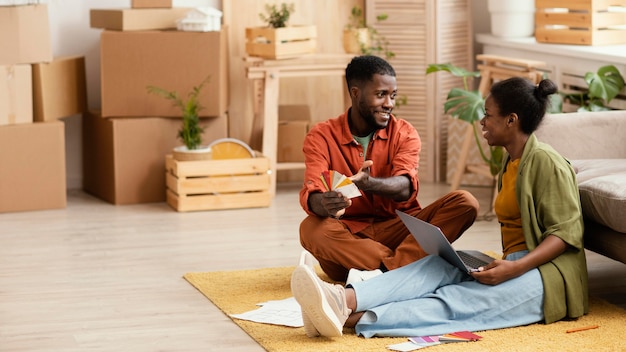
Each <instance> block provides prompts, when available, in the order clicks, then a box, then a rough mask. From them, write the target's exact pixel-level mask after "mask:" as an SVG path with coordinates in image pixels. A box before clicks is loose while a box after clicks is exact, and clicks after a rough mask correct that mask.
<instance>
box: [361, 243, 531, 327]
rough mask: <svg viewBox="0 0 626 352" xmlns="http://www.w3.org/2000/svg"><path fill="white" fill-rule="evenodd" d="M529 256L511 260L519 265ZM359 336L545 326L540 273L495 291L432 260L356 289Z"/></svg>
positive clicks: (371, 280) (449, 265) (391, 273)
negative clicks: (542, 321)
mask: <svg viewBox="0 0 626 352" xmlns="http://www.w3.org/2000/svg"><path fill="white" fill-rule="evenodd" d="M527 253H528V251H522V252H517V253H513V254H511V255H509V256H508V257H507V259H508V260H516V259H519V258H521V257H523V256H524V255H526V254H527ZM352 287H353V288H354V291H355V294H356V301H357V308H356V311H357V312H365V313H364V315H363V317H362V318H361V319H360V320H359V322H358V323H357V325H356V327H355V329H356V333H357V335H362V336H364V337H373V336H407V337H411V336H424V335H440V334H445V333H450V332H455V331H463V330H468V331H482V330H490V329H500V328H507V327H513V326H520V325H527V324H531V323H536V322H539V321H541V320H543V283H542V281H541V275H540V274H539V270H538V269H533V270H530V271H529V272H527V273H525V274H524V275H522V276H520V277H517V278H514V279H511V280H508V281H506V282H503V283H501V284H499V285H495V286H490V285H484V284H481V283H479V282H478V281H476V280H474V279H473V278H472V277H471V276H469V275H467V274H466V273H463V272H461V270H459V269H457V268H456V267H455V266H453V265H451V264H449V263H448V262H447V261H445V260H444V259H442V258H441V257H439V256H427V257H425V258H423V259H420V260H418V261H416V262H414V263H411V264H409V265H406V266H403V267H401V268H398V269H395V270H391V271H388V272H386V273H385V274H383V275H379V276H376V277H374V278H372V279H370V280H367V281H363V282H358V283H355V284H353V285H352Z"/></svg>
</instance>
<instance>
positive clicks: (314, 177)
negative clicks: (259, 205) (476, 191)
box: [300, 56, 478, 281]
mask: <svg viewBox="0 0 626 352" xmlns="http://www.w3.org/2000/svg"><path fill="white" fill-rule="evenodd" d="M346 82H347V88H348V90H349V92H350V97H351V100H352V106H351V107H350V108H349V109H348V110H347V111H346V112H344V113H343V114H341V115H340V116H338V117H336V118H333V119H329V120H327V121H324V122H321V123H318V124H317V125H315V126H314V127H313V128H312V129H311V130H310V132H309V133H308V135H307V136H306V138H305V141H304V147H303V151H304V155H305V164H306V171H305V179H304V185H303V188H302V190H301V191H300V204H301V205H302V208H303V209H304V210H305V211H306V213H307V214H308V216H307V217H306V218H305V219H304V220H303V222H302V223H301V225H300V241H301V244H302V246H303V247H304V248H305V249H306V250H307V251H308V252H310V253H311V254H312V255H313V256H314V257H315V258H316V259H317V260H318V261H319V263H320V266H321V267H322V269H323V270H324V272H326V274H327V275H328V276H329V277H330V278H332V279H334V280H338V281H345V280H346V279H348V281H362V280H365V279H367V278H369V277H372V276H373V275H377V274H379V273H381V272H382V271H386V270H391V269H395V268H398V267H401V266H404V265H406V264H409V263H411V262H414V261H416V260H417V259H420V258H422V257H424V256H425V255H426V254H425V253H424V251H423V250H422V249H421V248H420V246H419V245H418V244H417V242H416V241H415V239H414V238H413V236H411V235H410V233H409V232H408V230H407V229H406V228H405V226H404V225H403V223H402V221H401V220H400V219H399V218H398V217H397V215H396V213H395V210H396V209H400V210H402V211H404V212H406V213H408V214H410V215H412V216H415V217H417V218H419V219H422V220H424V221H427V222H430V223H432V224H434V225H436V226H438V227H440V228H441V230H442V231H443V233H444V234H445V235H446V237H447V238H448V240H449V241H450V242H453V241H454V240H456V239H457V238H458V237H459V236H461V234H462V233H463V232H464V231H465V230H466V229H467V228H468V227H470V226H471V225H472V224H473V222H474V220H475V219H476V215H477V213H478V201H477V200H476V198H474V197H473V196H472V195H471V194H470V193H468V192H466V191H454V192H451V193H449V194H447V195H445V196H444V197H442V198H440V199H438V200H437V201H435V202H433V203H432V204H430V205H428V206H426V207H424V208H422V207H421V205H420V203H419V201H418V191H419V180H418V173H417V170H418V164H419V153H420V148H421V141H420V138H419V135H418V133H417V131H416V130H415V128H414V127H413V126H412V125H411V124H410V123H408V122H407V121H405V120H402V119H398V118H396V117H395V116H394V115H393V114H392V113H391V112H392V110H393V108H394V105H395V102H396V101H395V99H396V95H397V90H398V88H397V83H396V73H395V71H394V69H393V67H392V66H391V65H390V64H389V63H388V62H387V61H385V60H384V59H382V58H379V57H377V56H357V57H355V58H353V59H352V61H351V62H350V63H349V64H348V66H347V67H346ZM328 170H334V171H336V172H339V173H341V174H343V175H346V176H348V178H349V179H350V180H351V181H352V182H353V183H354V184H355V185H356V186H357V187H358V188H359V190H360V192H361V196H360V197H354V198H348V197H346V196H344V195H342V194H341V193H340V192H336V191H332V190H330V191H329V190H327V188H326V186H325V183H324V181H323V180H322V177H321V175H322V174H323V173H324V172H326V171H328Z"/></svg>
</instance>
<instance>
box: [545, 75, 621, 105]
mask: <svg viewBox="0 0 626 352" xmlns="http://www.w3.org/2000/svg"><path fill="white" fill-rule="evenodd" d="M585 82H586V83H587V87H588V89H587V90H580V91H578V92H572V93H559V94H555V95H553V97H554V98H553V99H552V100H551V102H552V107H551V109H550V112H562V109H563V102H569V103H570V104H573V105H578V106H579V108H578V111H605V110H611V108H609V107H607V104H608V103H610V102H611V100H613V98H615V97H616V96H617V95H618V94H619V92H620V91H621V90H622V89H624V77H623V76H622V75H621V73H620V72H619V70H618V69H617V68H616V67H615V66H613V65H606V66H602V67H600V68H599V69H598V71H596V72H587V73H586V74H585Z"/></svg>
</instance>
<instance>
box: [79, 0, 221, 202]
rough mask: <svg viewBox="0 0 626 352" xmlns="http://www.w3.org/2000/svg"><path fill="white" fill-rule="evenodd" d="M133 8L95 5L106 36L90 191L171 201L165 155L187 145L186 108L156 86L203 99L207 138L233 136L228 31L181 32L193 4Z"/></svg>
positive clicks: (89, 134)
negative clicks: (154, 90) (182, 133)
mask: <svg viewBox="0 0 626 352" xmlns="http://www.w3.org/2000/svg"><path fill="white" fill-rule="evenodd" d="M132 7H133V8H131V9H119V10H95V9H94V10H91V27H94V28H104V30H103V31H102V33H101V36H100V56H101V60H100V65H101V66H100V74H101V87H100V88H101V110H100V111H98V112H93V113H90V114H89V115H88V116H86V117H85V120H84V123H83V157H84V160H83V167H84V170H83V171H84V173H83V174H84V179H83V180H84V189H85V191H87V192H88V193H91V194H93V195H95V196H97V197H99V198H101V199H104V200H106V201H108V202H110V203H113V204H136V203H151V202H163V201H165V194H166V193H165V189H166V185H165V156H166V155H167V154H169V153H171V151H172V149H173V148H174V147H175V146H177V145H180V144H181V142H180V141H179V140H178V139H177V133H178V130H179V129H180V127H181V126H182V120H181V117H182V112H181V110H180V108H177V107H175V106H173V105H172V102H171V101H169V100H166V99H164V98H163V97H161V96H158V95H155V94H150V93H148V90H147V87H148V86H156V87H160V88H163V89H165V90H168V91H176V92H178V93H179V95H180V96H181V97H183V98H185V97H186V95H187V94H188V93H189V92H191V91H192V89H193V87H195V86H197V85H198V84H199V83H200V82H202V81H203V79H204V78H206V77H210V78H209V81H208V84H207V85H205V86H204V88H203V89H202V91H201V94H200V96H199V102H200V105H201V106H202V107H203V109H202V110H200V115H201V116H200V117H201V118H202V119H201V124H202V125H203V126H204V131H205V132H204V135H203V142H204V144H209V143H210V142H212V141H214V140H217V139H221V138H225V137H227V128H228V126H227V123H228V116H227V107H228V95H227V94H228V76H227V74H228V69H227V66H226V65H227V56H226V55H227V50H226V49H227V48H226V33H225V31H224V30H223V29H222V31H215V32H206V33H200V32H183V31H177V30H175V28H176V19H178V18H182V17H184V16H185V14H186V13H187V12H188V11H189V9H178V8H171V1H164V0H152V1H148V0H143V1H140V0H134V1H133V2H132Z"/></svg>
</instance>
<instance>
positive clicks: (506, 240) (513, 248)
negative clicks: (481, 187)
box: [494, 159, 528, 257]
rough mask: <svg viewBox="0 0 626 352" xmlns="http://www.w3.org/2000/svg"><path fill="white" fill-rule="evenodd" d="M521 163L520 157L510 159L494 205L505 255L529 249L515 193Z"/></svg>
mask: <svg viewBox="0 0 626 352" xmlns="http://www.w3.org/2000/svg"><path fill="white" fill-rule="evenodd" d="M519 163H520V159H516V160H511V161H509V163H508V165H507V167H506V171H505V172H504V174H502V188H501V189H500V193H498V196H497V197H496V203H495V205H494V210H495V212H496V214H497V215H498V221H499V222H500V232H501V234H502V251H503V255H504V257H506V256H507V255H508V254H511V253H514V252H517V251H521V250H526V249H528V247H527V246H526V241H525V239H524V232H523V230H522V217H521V213H520V210H519V205H518V202H517V197H516V195H515V181H516V180H517V171H518V169H519Z"/></svg>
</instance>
